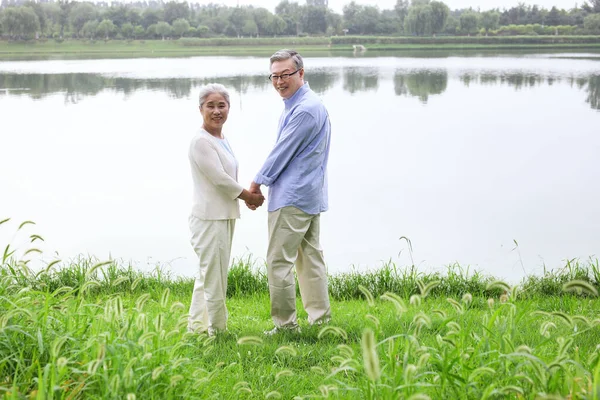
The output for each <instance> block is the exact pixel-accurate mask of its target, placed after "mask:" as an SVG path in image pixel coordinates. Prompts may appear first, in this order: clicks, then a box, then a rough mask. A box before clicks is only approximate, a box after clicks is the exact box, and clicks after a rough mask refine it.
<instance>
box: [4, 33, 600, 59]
mask: <svg viewBox="0 0 600 400" xmlns="http://www.w3.org/2000/svg"><path fill="white" fill-rule="evenodd" d="M334 39H335V40H334ZM281 47H293V48H295V49H297V50H298V51H300V52H302V53H303V54H315V55H319V54H344V53H346V54H349V53H365V54H368V51H369V50H371V51H384V50H385V51H388V50H394V51H404V50H406V51H408V50H410V51H418V50H429V51H431V50H494V49H499V50H502V49H504V50H510V49H515V50H526V49H532V50H533V49H548V50H551V49H563V50H568V49H600V37H596V36H591V37H589V36H588V37H581V36H573V37H568V36H561V37H554V36H552V37H535V38H531V37H502V38H497V37H494V38H486V37H480V38H475V37H471V38H469V37H442V38H373V37H365V38H360V37H354V38H331V39H330V38H260V39H256V38H248V39H230V38H226V39H185V38H184V39H179V40H139V41H137V40H136V41H126V40H109V41H106V42H105V41H102V40H96V41H89V40H67V41H63V42H57V41H55V40H47V41H33V42H27V43H24V42H7V41H0V58H3V59H10V58H21V59H22V58H27V57H36V56H38V57H39V56H61V55H66V56H82V57H183V56H201V55H256V56H268V55H270V54H272V52H273V51H274V50H276V49H278V48H281Z"/></svg>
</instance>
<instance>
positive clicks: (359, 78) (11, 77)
mask: <svg viewBox="0 0 600 400" xmlns="http://www.w3.org/2000/svg"><path fill="white" fill-rule="evenodd" d="M307 76H308V80H309V82H310V85H311V88H312V89H313V90H314V91H315V92H317V93H319V94H324V93H326V92H327V91H329V90H331V89H332V88H333V87H334V86H335V85H336V84H337V83H338V82H339V81H340V80H342V88H343V90H344V91H346V92H348V93H350V94H354V93H358V92H368V91H378V90H380V89H381V90H386V89H385V88H386V86H385V85H382V84H381V83H382V81H383V80H385V79H386V78H385V76H384V75H383V74H382V73H381V72H380V71H379V70H378V69H376V68H361V67H346V68H342V69H341V70H340V71H335V70H330V69H319V70H314V71H311V72H310V74H309V75H307ZM449 79H451V77H449V74H448V72H447V71H446V70H443V69H437V70H436V69H422V70H402V69H398V70H396V71H395V72H394V75H393V78H392V80H393V90H394V93H395V94H396V95H397V96H407V97H416V98H418V99H419V100H420V101H421V102H422V103H424V104H426V103H427V101H428V100H429V97H430V96H437V95H441V94H443V93H444V92H445V91H446V90H447V87H448V80H449ZM456 79H458V80H459V81H460V82H461V83H462V84H463V85H465V86H467V87H470V86H472V85H506V86H510V87H512V88H514V89H515V90H523V89H528V88H533V87H536V86H543V85H548V86H552V85H554V84H557V83H566V84H568V85H570V86H571V87H576V88H578V89H580V90H584V91H585V92H586V93H587V97H586V102H587V103H588V104H589V105H590V107H591V108H592V109H594V110H600V75H590V76H577V77H576V76H570V77H565V76H557V75H543V74H535V73H531V72H527V73H521V72H490V71H482V72H472V71H470V72H463V73H460V74H458V76H457V77H456ZM213 81H219V82H221V83H223V84H224V85H226V86H227V87H230V88H231V89H232V90H234V91H235V92H237V93H240V94H245V93H247V92H248V91H252V90H256V89H258V90H266V89H267V88H268V87H270V85H271V83H270V82H269V80H268V79H266V77H265V76H263V75H238V76H230V77H219V78H217V77H205V78H194V79H188V78H169V79H139V78H125V77H111V76H106V75H101V74H86V73H69V74H14V73H7V74H2V75H0V96H2V95H26V96H30V97H31V98H34V99H41V98H43V97H45V96H48V95H54V94H59V93H61V94H64V98H65V102H66V103H77V102H79V101H80V100H82V99H83V98H85V97H88V96H95V95H97V94H98V93H100V92H101V91H103V90H108V91H114V92H117V93H123V94H124V95H125V96H127V95H129V94H132V93H134V92H136V91H140V90H153V91H162V92H165V93H167V94H168V95H169V96H171V97H173V98H177V99H180V98H186V97H189V96H190V95H192V94H193V92H194V91H195V90H196V89H197V88H198V87H200V86H202V85H204V84H206V83H209V82H213Z"/></svg>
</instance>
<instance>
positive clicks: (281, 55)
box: [270, 49, 304, 69]
mask: <svg viewBox="0 0 600 400" xmlns="http://www.w3.org/2000/svg"><path fill="white" fill-rule="evenodd" d="M290 58H291V59H292V60H294V64H296V69H301V68H304V61H303V60H302V56H301V55H300V54H298V52H297V51H296V50H289V49H281V50H278V51H277V52H276V53H275V54H273V55H272V56H271V58H270V61H271V64H270V65H273V63H274V62H275V61H285V60H289V59H290Z"/></svg>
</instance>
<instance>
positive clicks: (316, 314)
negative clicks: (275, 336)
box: [267, 207, 331, 327]
mask: <svg viewBox="0 0 600 400" xmlns="http://www.w3.org/2000/svg"><path fill="white" fill-rule="evenodd" d="M320 221H321V218H320V214H317V215H311V214H307V213H305V212H303V211H302V210H300V209H298V208H296V207H283V208H281V209H279V210H277V211H273V212H270V213H269V247H268V250H267V270H268V278H269V294H270V296H271V317H272V318H273V322H274V323H275V326H278V327H294V326H296V325H297V324H298V321H297V317H296V281H295V279H294V272H293V267H294V263H295V264H296V274H297V276H298V285H299V286H300V295H301V297H302V304H303V305H304V309H305V310H306V312H307V313H308V322H309V323H310V324H315V323H321V322H326V321H328V320H329V319H331V307H330V305H329V293H328V290H327V268H326V266H325V259H324V258H323V250H322V249H321V245H320V243H319V235H320Z"/></svg>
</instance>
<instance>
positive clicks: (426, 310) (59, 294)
mask: <svg viewBox="0 0 600 400" xmlns="http://www.w3.org/2000/svg"><path fill="white" fill-rule="evenodd" d="M6 250H7V251H6V252H5V256H4V257H3V259H2V264H1V265H0V396H2V395H3V396H4V398H5V399H21V398H55V399H78V398H86V399H105V398H121V399H129V400H133V399H164V398H167V399H170V398H186V399H205V398H219V399H238V398H248V399H279V398H285V399H291V398H300V399H301V398H340V399H341V398H343V399H354V398H356V399H381V398H386V399H387V398H403V399H413V400H417V399H441V398H457V399H495V398H529V399H534V398H535V399H556V398H561V399H562V398H570V399H597V398H599V397H598V396H599V395H600V349H599V347H598V337H600V318H599V317H598V315H599V313H600V303H599V302H598V301H597V295H598V288H599V286H600V266H599V263H598V260H590V261H589V262H585V263H580V262H577V261H570V262H568V263H567V265H566V266H565V267H564V268H563V269H561V270H558V271H555V272H546V273H544V274H543V275H542V276H537V277H533V276H532V277H528V278H525V279H524V280H523V281H522V282H521V283H520V284H518V285H514V286H511V285H509V284H507V283H505V282H502V281H498V280H495V279H494V278H492V277H488V276H485V275H482V274H480V273H478V272H471V271H469V270H468V269H464V268H461V267H460V266H452V267H448V269H447V271H446V272H445V273H430V274H427V273H422V272H419V271H418V270H417V269H416V268H414V267H408V268H404V269H403V268H398V267H396V266H395V265H394V264H393V263H388V264H386V265H385V266H383V267H382V268H380V269H378V270H375V271H371V272H362V273H359V272H348V273H343V274H338V275H334V276H330V278H329V288H330V292H331V298H332V311H333V316H334V319H333V321H332V322H331V323H330V324H328V325H325V326H308V325H307V323H306V314H305V313H304V312H303V310H302V308H301V302H300V299H298V310H299V318H300V319H301V326H302V332H301V333H300V334H292V333H289V334H288V333H284V334H280V335H278V336H275V337H266V336H264V335H263V334H262V332H263V330H265V329H268V328H270V327H271V326H272V325H271V321H270V317H269V296H268V286H267V280H266V275H265V271H264V267H260V268H256V267H255V266H254V265H253V264H252V263H251V262H250V260H248V259H247V260H237V261H236V262H235V263H234V265H233V266H232V268H231V269H230V272H229V281H228V300H227V304H228V308H229V315H230V319H229V324H228V326H229V331H228V332H227V333H224V334H221V335H218V336H216V337H208V336H207V335H206V334H204V333H188V332H187V315H186V313H187V310H188V307H189V301H190V297H191V293H192V287H193V280H192V279H191V278H181V277H172V276H170V275H169V274H168V273H166V272H165V271H164V270H161V269H160V268H157V269H156V270H155V271H153V272H151V273H142V272H140V271H138V270H136V269H135V268H133V267H131V266H123V265H121V264H119V263H117V262H114V261H109V262H104V263H99V262H97V261H95V260H92V259H89V258H80V259H77V260H74V261H71V262H66V263H60V262H57V263H51V264H50V265H48V267H47V268H46V269H45V270H42V271H39V272H34V271H31V270H30V269H29V268H28V267H27V263H26V262H25V261H18V260H14V259H12V258H11V257H10V256H9V254H10V249H9V247H7V249H6ZM25 256H27V253H26V254H25ZM28 257H29V256H28Z"/></svg>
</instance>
